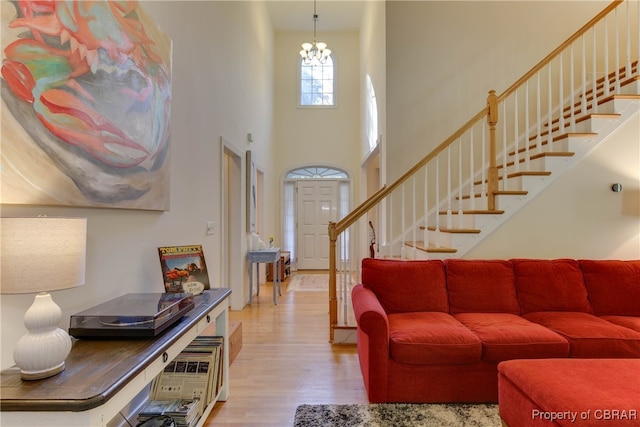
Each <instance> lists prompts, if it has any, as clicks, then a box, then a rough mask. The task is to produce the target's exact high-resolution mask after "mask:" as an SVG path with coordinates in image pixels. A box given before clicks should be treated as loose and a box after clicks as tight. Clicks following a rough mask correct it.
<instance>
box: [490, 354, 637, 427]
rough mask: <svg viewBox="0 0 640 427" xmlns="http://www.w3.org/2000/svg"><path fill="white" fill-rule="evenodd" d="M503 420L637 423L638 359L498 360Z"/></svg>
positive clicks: (513, 423) (515, 423)
mask: <svg viewBox="0 0 640 427" xmlns="http://www.w3.org/2000/svg"><path fill="white" fill-rule="evenodd" d="M498 403H499V409H500V417H501V418H502V422H503V425H506V426H509V427H528V426H545V427H548V426H607V427H614V426H615V427H623V426H635V427H638V426H640V359H535V360H534V359H526V360H524V359H521V360H509V361H505V362H501V363H500V364H499V365H498Z"/></svg>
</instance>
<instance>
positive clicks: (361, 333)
mask: <svg viewBox="0 0 640 427" xmlns="http://www.w3.org/2000/svg"><path fill="white" fill-rule="evenodd" d="M351 301H352V303H353V311H354V313H355V316H356V322H357V323H358V359H359V360H360V370H361V371H362V377H363V379H364V384H365V387H366V389H367V394H368V396H369V401H370V402H372V403H379V402H385V401H387V384H388V380H389V378H388V366H389V359H390V353H389V319H388V318H387V313H386V312H385V311H384V309H383V308H382V305H381V304H380V301H378V298H377V297H376V295H375V294H374V293H373V292H372V291H371V290H369V289H366V288H365V287H364V286H363V285H361V284H359V285H356V286H355V287H354V288H353V290H352V291H351Z"/></svg>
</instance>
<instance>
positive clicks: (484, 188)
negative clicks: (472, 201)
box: [480, 120, 489, 209]
mask: <svg viewBox="0 0 640 427" xmlns="http://www.w3.org/2000/svg"><path fill="white" fill-rule="evenodd" d="M485 127H486V121H485V120H483V121H482V162H481V163H480V165H481V168H480V170H481V172H480V174H481V175H482V176H481V178H480V182H481V184H480V198H481V199H482V200H483V201H484V207H485V209H489V199H488V197H487V145H486V142H487V135H486V132H487V130H486V128H485Z"/></svg>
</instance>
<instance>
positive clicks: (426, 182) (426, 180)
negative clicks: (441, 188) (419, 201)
mask: <svg viewBox="0 0 640 427" xmlns="http://www.w3.org/2000/svg"><path fill="white" fill-rule="evenodd" d="M422 241H423V242H424V247H425V248H428V247H429V170H428V169H427V165H424V230H423V232H422Z"/></svg>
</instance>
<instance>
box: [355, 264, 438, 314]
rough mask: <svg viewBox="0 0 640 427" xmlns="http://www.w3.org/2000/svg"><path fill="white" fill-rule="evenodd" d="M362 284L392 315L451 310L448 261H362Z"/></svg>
mask: <svg viewBox="0 0 640 427" xmlns="http://www.w3.org/2000/svg"><path fill="white" fill-rule="evenodd" d="M362 284H363V285H364V287H365V288H367V289H370V290H371V291H373V293H375V294H376V296H377V297H378V300H379V301H380V303H381V304H382V307H383V308H384V309H385V311H386V312H387V313H389V314H392V313H407V312H415V311H441V312H445V313H447V312H449V303H448V299H447V287H446V282H445V273H444V264H443V262H442V261H440V260H424V261H396V260H386V259H373V258H365V259H363V260H362Z"/></svg>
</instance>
